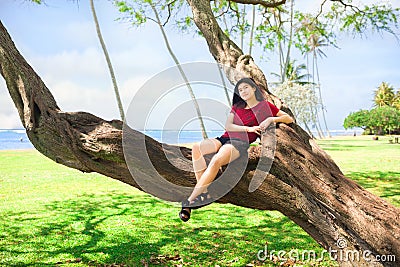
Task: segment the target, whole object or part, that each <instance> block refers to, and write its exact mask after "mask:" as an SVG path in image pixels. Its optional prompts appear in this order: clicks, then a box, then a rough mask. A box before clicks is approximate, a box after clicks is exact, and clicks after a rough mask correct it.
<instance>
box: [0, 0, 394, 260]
mask: <svg viewBox="0 0 400 267" xmlns="http://www.w3.org/2000/svg"><path fill="white" fill-rule="evenodd" d="M194 2H196V3H194ZM204 2H208V3H207V5H208V6H209V1H198V0H196V1H193V2H192V1H189V3H190V5H191V6H192V8H193V11H194V13H195V19H196V23H198V16H199V14H201V12H199V7H198V5H199V4H202V5H204ZM196 12H199V13H196ZM202 16H203V15H202ZM204 19H205V18H204ZM204 26H206V25H204ZM218 33H219V32H218V31H217V32H216V34H218ZM204 34H205V35H210V32H208V31H205V32H204ZM219 37H220V38H222V40H223V41H227V39H226V37H223V36H219ZM207 38H209V37H207ZM216 40H221V39H219V38H217V39H216ZM216 43H217V42H216ZM226 45H227V44H225V45H222V44H221V45H220V46H219V47H218V48H215V47H213V46H212V47H211V48H210V49H211V50H215V51H216V52H217V57H218V58H219V59H220V61H219V62H221V61H223V62H225V63H230V64H233V63H236V64H237V65H238V66H239V67H240V68H243V69H244V70H249V71H250V73H256V74H260V75H261V74H262V72H260V71H259V70H258V69H256V70H253V68H254V67H253V65H252V64H253V63H252V61H250V60H247V61H245V62H246V63H247V64H243V62H244V61H242V60H236V62H234V61H235V60H233V61H232V57H231V56H230V57H229V59H227V58H225V55H228V54H230V51H231V49H232V48H233V49H234V53H238V52H240V51H239V50H237V47H235V46H234V45H232V44H229V45H228V46H226ZM225 49H228V50H225ZM239 58H240V56H239ZM0 72H1V74H2V76H3V77H4V79H5V80H6V82H7V87H8V90H9V93H10V95H11V97H12V99H13V101H14V103H15V106H16V107H17V109H18V112H19V116H20V118H21V121H22V123H23V125H24V127H25V129H26V132H27V134H28V137H29V139H30V140H31V142H32V144H33V145H34V146H35V147H36V149H37V150H39V151H40V152H41V153H42V154H44V155H45V156H47V157H49V158H51V159H53V160H54V161H56V162H58V163H61V164H63V165H66V166H69V167H71V168H75V169H78V170H81V171H84V172H98V173H101V174H104V175H106V176H109V177H112V178H114V179H117V180H119V181H122V182H124V183H127V184H130V185H132V186H134V187H137V188H139V189H140V187H139V185H138V184H137V183H136V182H135V180H134V179H133V178H132V176H131V174H130V172H129V170H128V167H127V163H126V161H125V158H124V154H123V147H122V122H121V121H105V120H103V119H101V118H98V117H96V116H94V115H91V114H88V113H84V112H74V113H69V112H63V111H61V110H60V109H59V108H58V106H57V104H56V101H55V100H54V98H53V96H52V95H51V93H50V91H49V90H48V88H47V87H46V86H45V85H44V83H43V82H42V80H41V79H40V77H39V76H38V75H37V74H36V73H35V72H34V70H33V69H32V68H31V67H30V65H29V64H28V63H27V62H26V61H25V59H24V58H23V57H22V56H21V55H20V53H19V52H18V51H17V49H16V47H15V45H14V44H13V42H12V40H11V38H10V36H9V35H8V33H7V31H6V29H5V28H4V27H3V25H2V24H1V23H0ZM124 135H126V136H124V138H127V139H128V140H129V142H130V143H132V144H133V145H134V144H135V142H137V143H139V142H142V140H145V141H146V149H147V154H148V155H149V158H150V160H151V161H152V163H153V165H154V167H155V169H156V170H157V171H158V173H159V174H160V175H162V176H163V177H164V178H165V179H166V180H168V181H170V182H173V183H175V184H177V185H185V186H188V185H192V186H193V185H194V184H195V177H194V174H193V172H191V171H184V169H185V168H189V167H190V166H184V165H188V164H189V165H190V163H188V162H185V161H182V160H181V158H180V157H179V155H178V154H179V153H182V154H183V155H185V156H186V157H187V158H188V159H190V149H187V148H184V147H175V146H169V145H165V144H164V145H163V146H162V144H160V143H158V142H156V141H155V140H153V139H151V138H150V137H144V136H143V134H141V133H140V132H138V131H135V130H131V131H128V132H125V131H124ZM276 135H277V144H276V151H275V160H274V163H273V165H272V168H271V170H270V173H265V181H264V182H263V183H262V184H261V186H260V187H259V188H258V189H257V190H256V191H254V192H252V193H249V190H248V188H249V184H250V180H251V179H252V176H253V174H254V172H255V169H256V166H257V163H258V161H259V159H260V155H261V154H262V149H260V148H259V147H258V148H253V150H251V151H250V154H249V158H250V159H249V162H248V164H247V168H246V170H245V172H244V174H243V176H242V178H241V180H240V182H239V183H238V184H237V185H236V187H235V188H234V189H233V190H232V191H231V192H229V193H228V194H227V195H225V196H224V197H223V198H221V199H220V200H219V201H218V202H221V203H232V204H235V205H239V206H243V207H249V208H254V209H260V210H279V211H281V212H282V213H283V214H285V215H286V216H288V217H289V218H291V219H292V220H293V221H294V222H295V223H297V224H298V225H300V226H301V227H302V228H303V229H304V230H305V231H307V232H308V233H309V234H310V235H311V236H312V237H313V238H314V239H315V240H317V242H318V243H320V244H321V245H322V246H323V247H325V248H326V249H328V248H332V249H337V243H336V242H337V240H338V239H339V238H345V239H346V240H347V247H346V250H356V251H367V250H369V251H371V253H372V254H368V256H369V257H368V258H367V259H364V258H360V261H357V262H351V261H346V260H343V259H342V258H340V257H339V258H338V259H337V260H338V261H339V262H341V263H342V265H343V266H346V265H348V266H361V265H365V266H367V265H368V266H374V265H376V266H382V265H383V264H385V265H386V266H396V264H395V263H394V262H388V263H383V264H381V263H373V262H368V260H370V259H372V257H373V256H374V255H389V254H390V255H395V256H396V257H397V258H399V256H400V241H399V240H400V226H399V221H400V218H399V209H397V208H395V207H394V206H392V205H390V204H388V203H387V202H385V201H384V200H382V199H380V198H379V197H377V196H375V195H373V194H371V193H369V192H368V191H366V190H364V189H363V188H361V187H360V186H358V185H357V184H355V183H354V182H353V181H351V180H350V179H348V178H346V177H344V176H343V174H342V173H341V171H340V170H339V168H338V167H337V166H336V165H335V163H334V162H333V161H332V160H331V159H330V158H329V156H328V155H327V154H326V153H325V152H324V151H322V150H321V149H320V148H319V147H318V146H317V145H316V144H315V143H314V141H313V140H312V139H310V138H309V136H308V135H307V133H305V132H304V131H303V130H302V129H301V128H299V127H298V126H297V125H295V124H293V125H292V126H291V127H289V126H287V125H285V124H280V125H278V127H277V130H276ZM176 148H178V149H176ZM178 152H179V153H178ZM166 155H168V159H167V158H166ZM128 158H129V160H130V161H134V163H135V169H134V171H133V173H134V176H140V177H142V178H143V177H148V178H149V179H148V181H149V182H151V181H152V171H151V170H149V169H148V168H147V166H146V164H145V163H144V161H143V158H142V157H141V156H140V153H131V154H129V155H128ZM175 166H180V167H182V168H176V167H175ZM258 171H259V170H258ZM175 193H176V194H171V198H170V199H169V200H172V201H180V200H182V199H183V198H184V197H187V195H185V194H186V192H183V193H182V192H175Z"/></svg>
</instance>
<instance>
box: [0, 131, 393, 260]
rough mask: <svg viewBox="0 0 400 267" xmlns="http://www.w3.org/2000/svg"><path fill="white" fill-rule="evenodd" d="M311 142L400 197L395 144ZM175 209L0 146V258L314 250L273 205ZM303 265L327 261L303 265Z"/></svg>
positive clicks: (191, 256) (371, 186)
mask: <svg viewBox="0 0 400 267" xmlns="http://www.w3.org/2000/svg"><path fill="white" fill-rule="evenodd" d="M319 143H320V144H321V146H322V147H324V148H325V149H326V151H327V152H328V153H329V154H331V156H332V157H333V158H334V159H335V160H336V161H337V162H338V163H339V165H340V166H341V168H342V169H343V170H344V172H345V174H347V175H348V176H350V177H351V178H353V179H355V180H357V181H358V182H359V183H360V184H362V185H363V186H365V187H367V188H368V190H371V191H373V192H374V193H377V194H379V195H381V196H382V197H384V198H385V199H387V200H389V201H391V202H392V203H394V204H395V205H399V204H400V203H399V193H400V192H399V186H398V184H399V183H398V182H399V176H400V175H399V174H400V169H399V164H396V162H398V161H399V149H400V145H394V144H391V145H389V144H388V142H387V141H386V142H385V141H384V140H383V141H378V142H375V141H372V140H368V139H366V138H364V137H362V138H360V137H357V138H355V139H354V138H353V139H339V140H324V141H319ZM374 155H378V156H377V157H376V158H374ZM377 161H378V162H377ZM178 211H179V207H178V205H177V204H172V203H168V202H164V201H160V200H158V199H156V198H153V197H151V196H149V195H146V194H144V193H142V192H140V191H138V190H136V189H134V188H132V187H130V186H127V185H125V184H122V183H120V182H118V181H115V180H112V179H110V178H107V177H104V176H101V175H99V174H84V173H81V172H79V171H76V170H73V169H69V168H66V167H64V166H61V165H58V164H56V163H54V162H52V161H50V160H48V159H47V158H45V157H43V156H42V155H40V154H39V153H38V152H36V151H1V152H0V266H68V267H70V266H179V265H182V266H246V265H247V264H253V265H254V266H279V264H281V263H282V262H280V261H278V262H276V263H274V262H273V261H270V260H266V261H263V262H261V261H258V260H257V252H258V251H259V250H263V249H264V248H265V245H266V244H267V245H268V250H269V251H271V250H276V251H278V250H284V251H287V252H289V251H291V250H297V249H299V251H300V254H301V251H302V250H315V251H316V252H317V253H321V251H322V250H323V249H322V248H321V247H320V246H319V245H318V244H317V243H316V242H315V241H314V240H313V239H311V238H310V237H309V236H308V235H307V234H306V233H305V232H304V231H303V230H302V229H301V228H299V227H298V226H297V225H295V224H294V223H293V222H291V221H290V220H289V219H288V218H287V217H285V216H283V215H282V214H281V213H279V212H276V211H268V212H266V211H257V210H251V209H245V208H241V207H236V206H233V205H229V204H228V205H221V204H213V205H210V206H207V207H205V208H203V209H201V210H196V211H194V212H193V218H192V219H191V220H190V221H189V222H187V223H182V222H181V221H180V220H179V218H178V216H177V215H178ZM113 264H114V265H113ZM311 265H312V266H336V263H334V262H332V261H329V260H328V259H324V260H323V261H321V262H316V261H312V262H308V261H307V262H304V264H303V266H311ZM249 266H251V265H249ZM297 266H302V264H301V263H298V265H297Z"/></svg>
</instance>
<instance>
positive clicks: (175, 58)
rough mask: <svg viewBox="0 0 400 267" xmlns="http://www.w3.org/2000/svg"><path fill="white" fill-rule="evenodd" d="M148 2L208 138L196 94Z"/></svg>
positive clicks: (204, 137)
mask: <svg viewBox="0 0 400 267" xmlns="http://www.w3.org/2000/svg"><path fill="white" fill-rule="evenodd" d="M149 4H150V6H151V9H152V10H153V12H154V15H155V17H156V23H157V24H158V26H159V28H160V31H161V33H162V36H163V38H164V42H165V45H166V46H167V49H168V52H169V54H170V55H171V57H172V59H173V60H174V62H175V64H176V66H177V67H178V70H179V72H180V74H181V75H182V78H183V80H184V81H185V84H186V86H187V88H188V90H189V94H190V97H191V98H192V101H193V104H194V106H195V109H196V112H197V117H198V119H199V121H200V128H201V133H202V136H203V139H207V138H208V136H207V131H206V127H205V126H204V121H203V117H202V115H201V112H200V106H199V103H198V102H197V99H196V96H195V95H194V92H193V89H192V87H191V86H190V82H189V80H188V78H187V76H186V74H185V72H184V71H183V68H182V66H181V65H180V63H179V60H178V58H177V57H176V56H175V53H174V52H173V51H172V48H171V45H170V44H169V41H168V37H167V34H166V33H165V30H164V26H163V24H162V23H161V19H160V16H159V15H158V12H157V10H156V8H155V6H154V4H153V3H152V2H151V1H150V3H149Z"/></svg>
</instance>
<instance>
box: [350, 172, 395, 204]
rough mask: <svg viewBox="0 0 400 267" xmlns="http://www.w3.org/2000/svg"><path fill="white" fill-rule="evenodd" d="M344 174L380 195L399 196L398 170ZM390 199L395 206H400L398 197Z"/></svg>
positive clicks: (386, 196) (385, 196) (384, 196)
mask: <svg viewBox="0 0 400 267" xmlns="http://www.w3.org/2000/svg"><path fill="white" fill-rule="evenodd" d="M346 176H348V177H349V178H351V179H352V180H354V181H356V182H357V183H358V184H359V185H361V186H362V187H364V188H366V189H373V190H376V191H379V196H380V197H383V198H391V197H398V196H400V183H399V182H400V172H391V171H388V172H381V171H370V172H350V173H347V174H346ZM390 201H391V202H393V204H395V205H396V206H400V199H397V200H396V199H390Z"/></svg>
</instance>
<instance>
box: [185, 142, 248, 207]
mask: <svg viewBox="0 0 400 267" xmlns="http://www.w3.org/2000/svg"><path fill="white" fill-rule="evenodd" d="M239 157H240V153H239V151H238V150H237V149H236V148H235V147H234V146H232V145H231V144H225V145H224V146H222V147H221V148H220V149H219V151H218V153H217V154H215V155H214V157H213V158H212V159H211V162H210V164H209V165H208V167H207V169H206V170H205V171H204V172H203V174H202V175H201V177H200V179H198V181H197V184H196V186H195V188H194V190H193V192H192V194H191V195H190V197H189V201H193V200H194V199H195V198H196V197H197V196H198V195H200V194H201V193H203V192H204V191H206V190H207V187H208V186H209V185H210V184H211V182H212V181H214V179H215V177H216V176H217V174H218V170H219V168H221V167H222V166H224V165H226V164H228V163H230V162H232V161H234V160H235V159H237V158H239Z"/></svg>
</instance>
